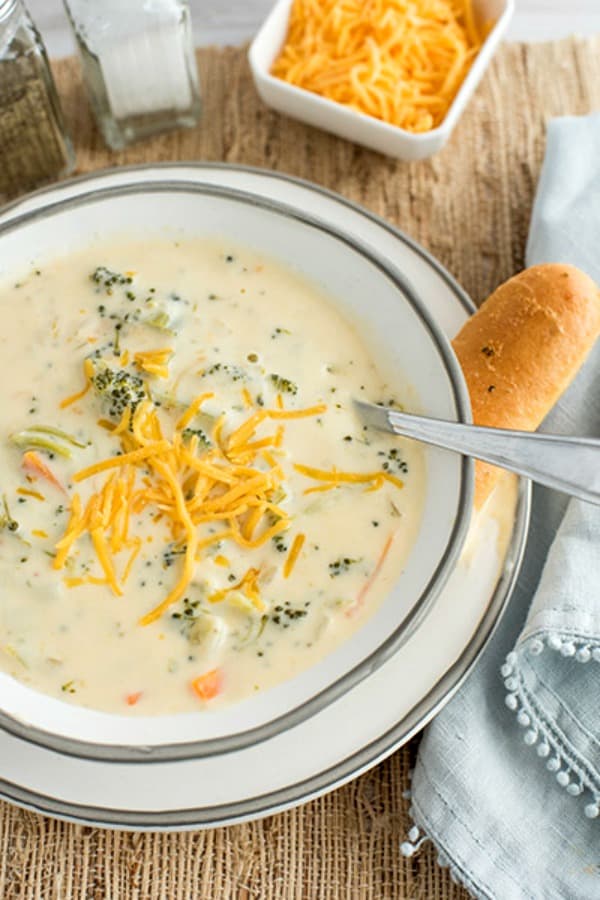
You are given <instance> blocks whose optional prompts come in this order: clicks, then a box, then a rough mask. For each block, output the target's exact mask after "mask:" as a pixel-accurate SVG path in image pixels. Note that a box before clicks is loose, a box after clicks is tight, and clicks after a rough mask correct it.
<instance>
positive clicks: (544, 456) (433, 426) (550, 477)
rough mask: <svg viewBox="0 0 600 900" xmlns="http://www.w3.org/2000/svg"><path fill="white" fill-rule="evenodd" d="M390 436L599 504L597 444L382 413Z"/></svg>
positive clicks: (599, 443)
mask: <svg viewBox="0 0 600 900" xmlns="http://www.w3.org/2000/svg"><path fill="white" fill-rule="evenodd" d="M387 413H388V421H389V424H390V426H391V427H392V429H393V430H394V431H395V432H396V434H401V435H404V437H410V438H416V439H417V440H419V441H424V442H425V443H426V444H434V445H435V446H436V447H443V448H444V449H446V450H455V451H457V452H458V453H464V454H465V455H467V456H473V457H475V458H476V459H481V460H483V461H484V462H488V463H492V464H493V465H496V466H501V467H502V468H503V469H508V470H509V471H511V472H516V473H517V474H518V475H525V476H527V478H531V479H532V480H533V481H537V482H539V483H540V484H544V485H546V486H547V487H550V488H554V489H555V490H558V491H564V492H565V493H566V494H571V495H572V496H573V497H579V499H580V500H586V501H588V502H589V503H596V504H598V505H600V440H598V439H597V438H587V437H563V436H561V435H553V434H538V433H537V432H535V433H533V434H531V433H529V432H527V431H508V430H505V429H503V428H483V427H481V426H479V425H463V424H458V423H455V422H445V421H443V420H441V419H429V418H426V417H425V416H413V415H409V414H407V413H400V412H396V410H391V409H390V410H387Z"/></svg>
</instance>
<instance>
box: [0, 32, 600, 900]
mask: <svg viewBox="0 0 600 900" xmlns="http://www.w3.org/2000/svg"><path fill="white" fill-rule="evenodd" d="M198 62H199V66H200V74H201V78H202V87H203V94H204V115H203V119H202V123H201V124H200V125H199V126H198V128H197V129H195V130H193V131H186V132H179V133H177V134H174V135H170V136H165V137H161V138H158V139H156V140H154V141H152V142H149V143H145V144H141V145H139V146H137V147H134V148H133V149H130V150H128V151H127V152H124V153H119V154H112V153H109V152H107V151H106V150H105V149H104V148H103V147H102V144H101V141H100V139H99V137H98V134H97V132H96V130H95V128H94V126H93V124H92V121H91V118H90V115H89V113H88V110H87V106H86V103H85V101H84V97H83V93H82V88H81V83H80V79H79V75H78V66H77V64H76V63H75V62H74V61H72V60H62V61H60V62H58V63H56V65H55V72H56V78H57V83H58V88H59V92H60V94H61V96H62V98H63V102H64V107H65V110H66V114H67V119H68V124H69V127H70V129H71V132H72V134H73V135H74V137H75V141H76V149H77V158H78V166H79V171H80V172H87V171H90V170H92V169H96V168H100V167H102V166H107V165H117V164H121V163H139V162H150V161H158V160H199V159H204V160H221V161H226V162H232V163H244V164H248V165H256V166H264V167H268V168H272V169H276V170H279V171H283V172H288V173H292V174H294V175H299V176H302V177H304V178H308V179H311V180H312V181H315V182H317V183H318V184H322V185H325V186H326V187H329V188H333V189H334V190H336V191H339V192H340V193H342V194H344V195H345V196H347V197H350V198H352V199H353V200H356V201H358V202H359V203H362V204H364V205H365V206H366V207H368V208H369V209H371V210H373V211H374V212H376V213H379V214H380V215H382V216H384V217H385V218H387V219H389V220H390V221H391V222H394V223H395V224H397V225H399V226H400V227H401V228H402V229H404V230H405V231H406V232H407V233H408V234H410V235H411V236H412V237H414V238H416V239H417V240H418V241H420V242H421V243H422V244H424V245H425V246H426V247H428V248H429V249H430V250H431V251H432V252H433V253H434V254H435V255H436V256H437V257H438V258H439V259H441V261H442V262H443V263H444V264H445V265H446V266H447V267H448V268H449V269H450V271H451V272H452V273H453V274H454V275H455V276H456V277H457V278H458V280H459V281H460V282H461V283H462V284H463V285H464V286H465V287H466V289H467V291H468V292H469V293H470V294H471V296H472V297H473V298H474V299H475V300H476V301H477V302H480V301H482V300H483V299H484V298H485V296H486V295H487V294H488V293H489V292H490V291H491V290H492V289H493V288H494V287H495V286H496V285H497V284H498V283H499V282H500V281H502V280H503V279H505V278H506V277H508V276H509V275H511V274H512V273H514V272H515V271H516V270H517V269H519V268H520V267H521V266H522V265H523V255H524V247H525V240H526V235H527V226H528V221H529V215H530V209H531V203H532V198H533V193H534V188H535V184H536V181H537V177H538V173H539V167H540V163H541V159H542V155H543V149H544V132H545V123H546V121H547V119H548V118H549V117H551V116H554V115H561V114H580V113H585V112H588V111H590V110H591V109H594V108H598V107H600V40H590V41H575V40H569V41H564V42H561V43H557V44H545V45H538V46H520V45H513V46H505V47H503V48H502V49H501V51H500V53H499V54H498V56H497V58H496V60H495V62H494V64H493V65H492V67H491V70H490V72H489V73H488V75H487V76H486V77H485V79H484V82H483V84H482V85H481V87H480V89H479V91H478V92H477V95H476V96H475V98H474V99H473V101H472V102H471V104H470V106H469V109H468V111H467V113H466V115H465V116H464V118H463V119H462V121H461V123H460V125H459V127H458V128H457V129H456V132H455V134H454V136H453V138H452V140H451V141H450V144H449V145H448V147H447V148H446V149H445V150H444V151H443V152H442V153H440V154H439V155H438V156H437V157H435V158H434V159H433V160H430V161H425V162H421V163H415V164H410V165H409V164H405V163H401V162H397V161H394V160H390V159H385V158H383V157H381V156H378V155H377V154H375V153H370V152H368V151H366V150H361V149H359V148H357V147H354V146H352V145H351V144H348V143H345V142H343V141H341V140H337V139H336V138H333V137H330V136H327V135H325V134H322V133H320V132H318V131H316V130H314V129H311V128H308V127H305V126H303V125H301V124H298V123H296V122H292V121H289V120H287V119H285V118H283V117H281V116H278V115H276V114H274V113H271V112H269V111H268V110H267V109H266V108H265V107H264V106H262V104H261V103H260V101H259V100H258V98H257V96H256V94H255V92H254V89H253V86H252V83H251V79H250V76H249V72H248V68H247V65H246V61H245V52H244V50H242V49H225V50H204V51H201V52H200V53H199V55H198ZM397 689H398V690H401V685H399V686H398V687H397ZM382 702H385V698H382ZM516 746H517V745H516ZM299 752H301V751H300V748H299ZM415 753H416V744H415V742H413V743H412V744H411V745H409V746H407V747H404V748H403V749H402V750H401V751H399V752H398V753H396V754H394V756H393V757H391V758H390V759H389V760H387V761H386V762H384V763H383V764H381V765H380V766H378V767H377V768H375V769H373V770H372V771H371V772H369V773H367V774H366V775H363V776H362V777H361V778H359V779H358V780H357V781H355V782H354V783H352V784H349V785H347V786H346V787H343V788H341V789H339V790H337V791H335V792H334V793H332V794H330V795H328V796H326V797H323V798H321V799H319V800H316V801H314V802H312V803H309V804H308V805H306V806H304V807H302V808H300V809H297V810H293V811H291V812H287V813H283V814H280V815H277V816H273V817H272V818H269V819H266V820H264V821H262V822H257V823H253V824H248V825H239V826H234V827H230V828H223V829H218V830H214V831H204V832H196V833H190V834H182V835H175V834H172V835H160V834H131V833H125V832H109V831H103V830H101V829H95V828H88V827H82V826H75V825H68V824H62V823H58V822H55V821H52V820H50V819H46V818H44V817H42V816H40V815H36V814H34V813H30V812H25V811H21V810H18V809H13V808H11V807H10V806H8V805H6V804H0V898H1V900H9V898H19V900H51V898H52V900H75V898H77V900H79V898H80V900H104V898H109V900H120V898H127V900H151V898H152V900H154V898H161V900H163V898H164V900H171V898H178V900H194V898H202V900H204V898H207V900H229V898H236V900H237V898H239V900H252V898H261V900H262V898H265V900H288V898H289V900H292V898H293V900H304V898H310V900H312V898H320V900H334V898H357V900H358V898H361V900H362V898H365V900H367V898H372V900H388V898H389V900H392V898H393V900H395V898H399V900H465V898H467V897H468V895H467V893H466V892H465V891H463V890H462V888H459V887H457V886H456V885H454V884H453V882H452V880H451V878H450V876H449V874H448V871H447V870H446V869H442V868H440V867H439V866H438V865H437V863H436V859H435V853H434V851H433V850H432V849H431V846H430V845H428V844H426V845H425V846H424V847H423V849H422V850H421V852H420V853H419V854H418V855H417V856H416V857H414V858H413V859H411V860H406V859H403V858H402V856H401V855H400V852H399V844H400V842H401V841H402V840H403V838H404V835H405V831H406V829H407V827H408V826H409V818H408V801H407V800H405V799H404V798H403V791H405V790H406V788H407V787H408V773H409V769H410V766H411V763H412V761H413V759H414V754H415ZM0 771H1V761H0ZM499 900H501V898H499Z"/></svg>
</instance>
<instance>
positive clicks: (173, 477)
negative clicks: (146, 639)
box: [40, 349, 402, 625]
mask: <svg viewBox="0 0 600 900" xmlns="http://www.w3.org/2000/svg"><path fill="white" fill-rule="evenodd" d="M170 352H171V351H170V350H167V349H165V350H161V351H152V352H151V353H148V354H140V353H135V354H134V360H135V362H136V364H137V365H138V366H139V367H140V368H142V369H143V370H144V371H146V372H147V373H148V374H157V371H156V367H157V366H158V367H159V368H160V367H161V366H162V365H163V360H166V359H167V355H168V354H170ZM148 366H150V369H149V368H148ZM86 374H87V375H88V378H89V372H86ZM213 396H214V395H213V394H212V393H210V392H205V393H202V394H199V395H198V396H197V397H196V398H195V399H194V400H193V401H192V402H191V403H190V404H189V406H188V407H187V409H186V410H185V411H184V412H183V414H182V415H181V416H180V417H179V419H178V420H177V421H176V422H174V423H173V421H172V420H170V419H169V418H168V417H166V416H165V417H164V418H163V420H162V421H161V419H160V418H159V412H158V409H157V408H156V407H155V406H154V404H153V403H152V402H151V401H150V400H143V401H142V402H140V403H138V405H137V406H136V407H133V409H134V411H133V412H132V408H131V407H126V408H125V409H124V411H123V413H122V414H121V417H120V419H119V421H118V423H117V424H116V425H115V424H114V423H105V422H104V421H103V420H101V421H100V422H99V425H101V426H102V427H108V428H109V430H110V432H111V435H112V436H113V438H114V439H115V441H116V442H118V445H117V446H116V447H115V452H114V455H112V456H110V457H108V458H106V459H102V460H100V461H98V462H96V463H94V464H92V465H90V466H87V467H86V468H84V469H81V470H80V471H79V472H76V473H75V474H74V475H73V482H74V483H76V484H79V483H81V482H87V481H88V480H89V479H96V481H94V482H92V485H93V488H95V489H94V490H93V491H92V493H91V494H90V495H89V497H88V499H87V502H86V503H85V505H84V504H83V502H82V500H81V497H80V495H79V493H75V494H73V496H72V498H71V504H70V518H69V522H68V524H67V527H66V529H65V532H64V535H63V537H62V538H61V539H60V540H59V541H58V543H57V544H56V548H55V550H56V555H55V558H54V562H53V565H54V568H55V569H63V568H64V567H65V566H66V565H67V562H68V560H69V559H70V557H71V556H72V554H73V553H74V552H75V546H76V544H77V542H78V541H79V540H80V539H82V538H84V537H85V536H87V537H88V539H89V540H90V541H91V544H92V546H93V548H94V552H95V556H96V559H97V562H98V566H99V569H100V574H97V573H91V572H86V573H84V574H83V575H82V576H81V577H79V576H77V575H76V574H75V573H73V572H71V573H70V574H69V575H68V576H67V577H66V578H65V579H64V582H65V584H66V585H68V586H69V587H76V586H79V585H83V584H106V585H107V586H108V587H109V588H110V589H111V591H112V593H113V594H115V595H116V596H121V595H122V594H123V586H124V584H125V582H126V581H127V579H128V577H129V575H130V573H131V571H132V568H133V565H134V562H135V559H136V558H137V555H138V553H139V552H140V549H141V545H142V540H141V538H140V537H138V536H131V535H130V533H129V532H130V522H131V518H132V516H138V515H139V514H141V513H143V512H144V511H145V510H147V511H148V512H149V513H150V517H151V519H152V521H153V522H162V523H163V524H164V526H165V528H166V532H165V540H166V542H167V545H168V546H173V547H175V548H177V549H176V553H177V556H178V557H180V560H181V563H180V570H179V572H178V577H177V580H176V582H175V583H174V584H173V585H172V587H171V589H170V590H169V591H168V593H167V594H166V596H165V597H164V598H163V599H162V600H161V601H160V602H159V603H158V604H157V605H156V606H155V607H154V608H153V609H151V610H150V611H149V612H148V613H147V614H146V615H144V616H143V617H142V618H141V619H140V624H141V625H149V624H150V623H152V622H155V621H157V620H158V619H159V618H160V617H161V616H162V615H163V614H164V613H165V612H166V611H167V610H168V609H169V608H170V607H171V606H172V605H173V604H174V603H176V602H177V601H178V600H180V599H181V598H182V597H183V596H184V595H185V593H186V591H187V589H188V587H189V585H190V583H191V582H192V581H193V579H194V577H195V572H196V566H197V563H198V562H199V560H201V558H202V555H203V551H204V550H205V549H206V548H207V547H208V546H210V544H212V543H215V542H217V541H222V540H230V541H233V542H234V543H235V544H237V545H238V546H239V547H242V548H246V549H253V548H257V547H261V546H263V545H264V544H265V543H266V542H267V541H269V540H270V539H271V538H274V537H276V536H277V535H278V534H280V533H281V532H282V531H285V530H287V529H288V528H289V527H290V525H291V520H290V516H289V514H288V513H287V512H286V511H285V509H284V508H282V507H281V506H280V505H279V502H280V497H281V495H282V490H283V489H282V483H283V482H284V480H285V478H286V475H285V471H284V468H283V467H282V465H281V462H280V460H279V458H278V457H280V456H281V450H280V449H279V448H280V447H281V444H282V442H283V437H284V425H283V422H284V421H286V420H301V419H304V418H307V417H314V416H319V415H321V414H322V413H324V412H326V409H327V407H326V405H325V404H323V403H318V404H315V405H314V406H310V407H307V408H304V409H293V410H287V409H284V408H283V402H282V400H281V399H280V397H278V401H277V403H276V408H274V409H258V410H254V411H252V412H251V413H250V415H249V416H248V417H247V418H246V419H245V420H244V421H243V422H242V423H241V424H239V425H238V426H237V427H236V428H234V429H233V430H232V431H230V432H229V433H228V434H227V433H224V431H225V428H226V420H225V416H224V415H222V416H221V417H220V418H219V419H218V420H217V422H216V424H215V426H214V429H213V434H212V441H213V444H212V446H211V445H208V446H207V445H206V443H202V444H201V443H200V441H199V437H198V434H197V433H195V432H194V429H193V428H189V426H190V425H191V424H192V423H193V421H194V419H195V417H196V416H197V415H199V414H201V411H202V406H203V404H204V403H205V402H206V401H207V400H209V399H210V398H212V397H213ZM271 422H274V423H277V424H276V425H274V427H275V430H274V431H273V430H272V429H271V433H270V434H269V433H267V434H264V433H263V434H259V435H257V431H258V429H262V428H265V430H267V429H268V426H269V423H271ZM169 423H170V424H169ZM169 428H170V432H171V433H170V434H168V433H165V431H168V430H169ZM294 469H295V470H296V471H297V472H299V473H300V474H301V475H304V476H305V477H308V478H312V479H313V480H315V481H317V482H321V484H319V485H318V486H317V487H314V488H309V489H308V490H307V491H305V493H310V492H311V491H313V490H331V489H332V488H334V487H339V486H340V485H342V484H348V485H350V484H361V485H364V487H365V490H378V489H379V488H381V487H382V486H383V484H384V483H385V482H386V481H387V482H390V483H392V484H394V485H395V486H396V487H402V482H401V481H400V480H399V479H398V478H396V477H395V476H393V475H390V474H389V473H388V472H385V471H377V472H366V473H360V472H341V471H339V470H337V469H335V468H334V469H332V470H331V471H327V470H323V469H316V468H313V467H311V466H305V465H301V464H294ZM88 490H89V488H88ZM215 525H221V526H222V527H221V528H217V529H215ZM203 526H206V527H208V528H209V529H211V530H213V529H214V533H213V534H209V535H208V536H207V537H204V536H203V535H202V532H201V529H202V527H203ZM40 536H41V534H40ZM304 542H305V535H304V534H297V535H296V536H295V538H294V541H293V542H292V545H291V548H290V551H289V553H288V556H287V558H286V560H285V563H284V565H283V570H282V574H283V577H284V578H289V576H290V575H291V573H292V571H293V569H294V566H295V565H296V562H297V560H298V557H299V555H300V553H301V551H302V547H303V545H304ZM214 561H215V563H216V564H217V565H220V566H229V560H228V559H227V557H225V556H223V555H222V554H218V555H216V556H215V557H214ZM259 578H260V571H259V569H257V568H254V567H251V568H249V569H248V570H247V571H246V573H245V574H244V576H243V577H242V578H241V579H240V580H239V581H237V582H236V583H235V584H233V585H231V586H228V587H227V588H224V589H222V590H217V591H215V592H213V593H212V594H211V595H210V596H209V597H208V600H209V602H211V603H218V602H220V601H222V600H224V599H225V598H226V597H227V596H229V595H230V594H231V593H232V592H233V591H235V592H238V594H240V593H241V594H242V595H244V596H245V597H246V598H247V600H249V601H250V602H251V603H252V605H253V606H254V607H255V608H256V609H257V610H259V611H263V610H264V609H265V604H264V602H263V600H262V599H261V597H260V590H259Z"/></svg>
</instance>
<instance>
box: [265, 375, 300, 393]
mask: <svg viewBox="0 0 600 900" xmlns="http://www.w3.org/2000/svg"><path fill="white" fill-rule="evenodd" d="M269 377H270V379H271V381H272V382H273V384H274V386H275V388H276V389H277V390H278V391H281V393H282V394H297V393H298V385H297V384H296V383H295V382H293V381H290V379H289V378H282V376H281V375H275V374H273V375H270V376H269Z"/></svg>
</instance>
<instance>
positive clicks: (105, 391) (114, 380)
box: [91, 361, 148, 419]
mask: <svg viewBox="0 0 600 900" xmlns="http://www.w3.org/2000/svg"><path fill="white" fill-rule="evenodd" d="M95 365H96V371H95V372H94V374H93V375H92V378H91V382H92V386H93V388H94V390H95V391H96V393H97V394H98V396H100V397H102V398H103V399H104V400H106V402H107V404H108V415H109V416H110V417H111V419H120V418H121V416H122V415H123V413H124V411H125V410H126V409H127V408H128V407H129V409H130V410H131V414H132V415H133V413H134V412H135V411H136V409H137V408H138V406H139V405H140V403H141V402H142V400H146V399H147V397H148V395H147V392H146V386H145V384H144V381H143V379H142V378H140V377H139V375H132V374H131V373H130V372H127V371H125V369H111V368H110V367H109V366H107V365H106V363H104V362H102V361H100V362H99V363H96V364H95Z"/></svg>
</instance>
